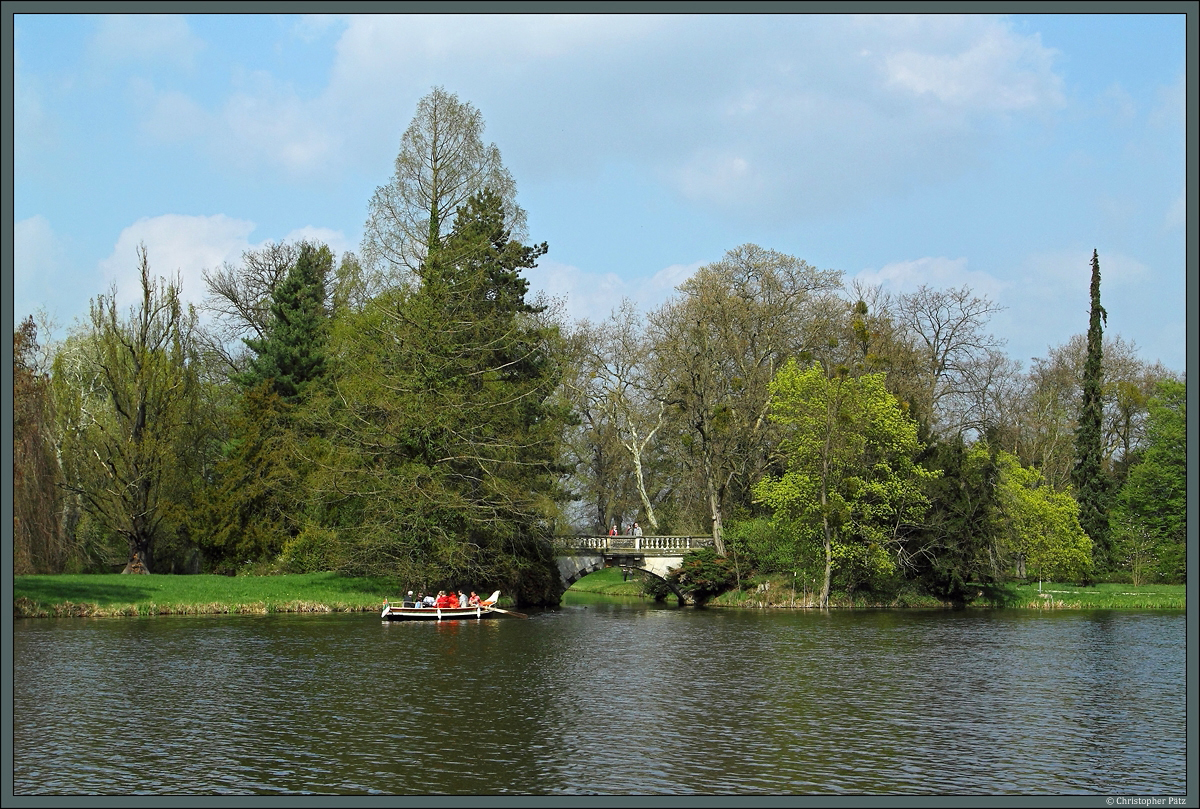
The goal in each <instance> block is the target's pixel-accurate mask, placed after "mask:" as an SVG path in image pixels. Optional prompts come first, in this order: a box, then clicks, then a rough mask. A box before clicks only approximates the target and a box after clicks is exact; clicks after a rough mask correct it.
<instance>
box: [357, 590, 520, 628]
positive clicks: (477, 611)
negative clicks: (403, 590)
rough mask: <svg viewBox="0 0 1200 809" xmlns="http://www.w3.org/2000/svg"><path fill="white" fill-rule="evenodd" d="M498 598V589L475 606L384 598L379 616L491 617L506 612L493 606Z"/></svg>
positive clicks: (417, 618)
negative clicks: (427, 604)
mask: <svg viewBox="0 0 1200 809" xmlns="http://www.w3.org/2000/svg"><path fill="white" fill-rule="evenodd" d="M499 600H500V591H499V590H497V591H496V592H494V593H492V594H491V595H490V596H488V597H487V598H485V599H484V600H483V601H480V602H479V605H478V606H475V607H418V606H415V605H413V604H411V603H405V602H403V601H401V602H400V603H399V604H393V603H392V602H390V601H388V600H387V599H384V601H383V612H382V613H381V614H380V616H379V617H381V618H384V619H386V620H388V621H460V620H466V619H471V620H478V619H480V618H491V617H493V616H495V615H499V614H501V613H504V612H506V610H502V609H500V608H499V607H497V606H495V604H496V602H497V601H499Z"/></svg>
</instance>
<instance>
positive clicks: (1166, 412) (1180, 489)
mask: <svg viewBox="0 0 1200 809" xmlns="http://www.w3.org/2000/svg"><path fill="white" fill-rule="evenodd" d="M1149 409H1150V418H1149V423H1148V424H1147V426H1146V433H1147V447H1146V450H1145V453H1144V455H1143V456H1142V460H1141V462H1140V463H1139V464H1137V465H1136V466H1134V467H1133V468H1132V469H1130V471H1129V476H1128V478H1127V479H1126V481H1125V485H1124V486H1123V487H1122V489H1121V492H1120V495H1119V497H1118V499H1117V508H1116V509H1115V515H1114V524H1115V537H1114V540H1115V543H1116V547H1117V549H1118V551H1119V554H1118V559H1119V561H1121V562H1122V563H1123V564H1124V565H1125V566H1126V567H1128V568H1129V569H1130V570H1131V571H1132V572H1133V573H1134V576H1135V583H1141V580H1145V579H1148V578H1151V577H1155V578H1161V579H1163V580H1165V581H1170V582H1180V583H1182V582H1184V581H1185V580H1186V574H1187V550H1186V549H1187V386H1186V383H1184V382H1180V381H1176V380H1164V381H1162V382H1160V383H1159V386H1158V390H1157V392H1156V395H1155V396H1154V398H1153V399H1151V400H1150V403H1149Z"/></svg>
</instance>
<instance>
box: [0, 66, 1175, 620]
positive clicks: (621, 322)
mask: <svg viewBox="0 0 1200 809" xmlns="http://www.w3.org/2000/svg"><path fill="white" fill-rule="evenodd" d="M483 127H484V125H483V120H482V116H481V115H480V113H479V111H478V110H476V109H475V108H474V107H473V106H472V105H470V104H468V103H464V102H461V101H460V100H459V99H458V98H457V97H456V96H454V95H453V94H450V93H447V92H445V91H444V90H442V89H440V88H435V89H434V90H433V91H432V92H431V93H430V94H429V95H428V96H426V97H425V98H424V99H422V100H421V102H420V103H419V105H418V108H417V113H416V116H415V117H414V119H413V121H412V123H411V124H410V126H409V128H408V129H407V130H406V131H405V133H404V135H403V138H402V140H401V146H400V152H399V154H398V156H397V158H396V161H395V173H394V174H393V176H392V177H391V178H390V180H389V181H388V182H387V183H385V184H384V185H383V186H381V187H380V188H379V189H378V190H377V191H376V193H375V194H374V196H373V197H372V199H371V201H370V204H369V217H368V220H367V222H366V227H365V229H364V231H365V232H364V238H363V244H362V252H361V258H360V257H359V256H357V255H355V254H354V253H349V252H347V253H345V254H343V255H342V256H340V257H338V256H335V255H334V254H333V252H332V251H331V250H330V249H329V247H328V246H326V245H323V244H317V243H312V242H303V241H302V242H296V243H285V244H268V245H267V246H265V247H263V248H260V249H255V250H250V251H247V252H246V253H245V254H244V255H243V256H242V260H241V261H240V262H239V263H236V264H226V265H224V266H222V267H220V268H211V269H210V270H208V271H206V272H205V274H204V279H205V282H206V286H207V296H206V298H205V300H204V301H203V303H202V304H201V305H200V306H199V307H192V306H187V305H185V304H184V303H183V302H182V301H181V299H180V295H179V286H180V285H179V282H178V279H177V278H176V279H170V278H164V277H159V276H157V275H156V274H155V273H154V271H153V270H152V268H151V257H150V256H149V254H148V253H147V251H146V249H145V248H144V247H142V248H141V249H140V250H139V253H138V255H137V256H136V260H137V262H138V268H139V289H138V292H139V296H138V300H137V302H136V303H135V304H134V305H132V306H131V307H129V308H128V309H127V310H126V311H121V310H120V309H119V308H118V306H117V303H116V301H117V290H116V289H115V288H112V289H110V290H108V291H107V292H105V293H101V294H99V295H97V296H96V297H95V298H94V299H93V301H92V305H91V308H90V312H89V317H88V319H87V320H86V321H85V322H83V323H80V324H77V326H76V327H75V328H74V329H73V330H72V331H71V333H70V334H69V335H68V336H67V337H66V338H65V339H63V340H61V341H59V342H57V343H54V344H52V345H42V344H40V343H39V342H38V330H37V326H36V325H35V322H34V320H33V318H28V319H26V320H25V321H24V322H23V323H22V324H21V326H20V328H18V330H17V331H16V333H15V335H14V361H15V362H14V503H15V508H14V525H15V534H14V536H15V542H14V567H15V570H16V572H17V573H18V574H21V573H32V572H60V571H110V570H116V569H125V570H130V571H134V570H151V571H154V572H177V573H184V572H221V573H230V574H233V573H238V572H272V571H275V572H309V571H314V570H330V569H333V570H341V571H344V572H347V573H351V574H370V575H387V576H394V577H397V578H401V579H403V580H404V581H406V582H409V583H410V584H411V585H412V586H413V587H414V588H415V587H421V588H424V589H426V590H429V589H437V587H438V586H439V585H450V584H453V583H457V582H463V581H469V582H471V583H472V586H477V587H484V588H491V587H496V588H502V589H504V590H505V591H506V592H510V593H513V594H515V595H516V596H517V598H518V600H519V601H520V602H522V603H546V602H553V601H555V600H557V597H558V592H557V586H558V584H557V574H556V571H555V568H554V564H553V555H552V551H551V548H550V543H549V542H548V539H549V537H551V536H552V535H554V534H563V533H604V532H605V531H606V528H607V527H608V526H610V525H612V524H614V523H616V524H617V525H618V526H620V527H622V528H623V527H625V526H626V525H628V524H630V523H632V522H633V521H635V520H636V521H639V522H640V523H641V524H642V525H643V526H645V527H646V529H647V533H659V534H667V533H689V534H696V533H702V534H711V535H712V536H713V538H714V540H715V543H714V544H715V549H714V563H717V564H720V565H725V566H726V567H727V568H728V569H730V570H732V571H734V573H733V575H734V576H735V577H740V575H741V571H742V570H746V571H751V570H753V571H757V572H759V573H772V572H775V573H790V574H791V575H793V576H804V577H805V578H806V580H809V581H812V582H813V583H814V587H815V588H819V589H820V592H821V600H822V602H823V603H828V600H829V594H830V592H831V591H832V590H840V591H842V592H854V591H859V592H862V591H871V592H875V593H880V594H883V593H888V592H895V591H897V590H899V589H903V588H919V589H922V590H924V591H927V592H930V593H934V594H936V595H938V596H939V597H942V598H946V599H948V600H952V601H956V602H966V601H969V600H970V599H971V598H972V597H974V595H975V594H977V593H979V592H981V588H986V587H989V586H992V585H996V584H1001V583H1003V582H1005V581H1008V580H1010V579H1013V578H1026V577H1040V578H1059V579H1074V580H1080V581H1090V580H1096V579H1098V578H1101V577H1111V576H1124V577H1129V578H1130V579H1132V580H1133V581H1134V582H1135V583H1140V582H1143V581H1151V580H1156V581H1173V582H1178V581H1182V580H1183V576H1184V562H1185V551H1184V543H1185V538H1184V526H1185V523H1186V517H1185V515H1186V510H1185V507H1184V490H1185V481H1186V464H1185V459H1184V438H1183V436H1184V422H1185V413H1184V401H1185V398H1186V397H1185V390H1184V380H1183V379H1182V377H1181V376H1179V375H1177V374H1175V373H1173V372H1171V371H1169V370H1168V369H1166V368H1164V367H1162V366H1161V365H1159V364H1150V363H1146V362H1144V361H1142V360H1141V359H1140V358H1139V357H1138V356H1137V350H1136V347H1135V346H1133V345H1132V344H1130V343H1126V342H1124V341H1123V340H1121V338H1120V337H1112V336H1104V335H1103V332H1102V328H1103V322H1104V319H1105V315H1104V313H1103V308H1102V307H1101V306H1100V303H1099V261H1098V256H1095V255H1094V256H1093V263H1092V290H1091V301H1092V314H1091V321H1090V323H1089V329H1088V332H1087V335H1086V336H1084V335H1080V336H1079V337H1078V338H1075V339H1072V340H1071V341H1069V342H1068V343H1067V344H1065V345H1062V346H1058V347H1056V348H1053V349H1051V350H1050V351H1049V352H1048V354H1047V356H1046V357H1045V358H1040V359H1037V360H1034V362H1033V363H1032V366H1031V367H1030V369H1029V370H1028V371H1023V370H1022V369H1021V368H1020V366H1019V365H1018V364H1017V363H1016V362H1014V361H1013V360H1011V359H1009V358H1008V357H1007V356H1006V355H1005V354H1004V352H1003V341H1002V340H1000V339H998V338H996V337H995V336H994V335H992V334H991V333H989V331H988V325H989V321H990V318H991V316H992V315H994V314H995V313H996V312H997V311H999V308H998V307H997V306H996V305H995V303H993V302H992V301H990V300H988V299H987V298H986V297H984V296H979V295H976V294H975V293H974V292H973V291H972V290H970V289H969V288H967V287H962V288H958V289H935V288H931V287H925V286H923V287H920V288H919V289H918V290H916V291H914V292H911V293H905V294H898V295H893V294H889V293H887V292H885V291H883V290H882V289H880V288H877V287H868V286H863V285H861V284H854V283H851V284H847V283H846V281H845V279H844V278H843V276H842V273H841V272H839V271H833V270H822V269H818V268H815V267H812V266H810V265H809V264H808V263H807V262H805V261H803V260H801V259H798V258H795V257H792V256H788V255H784V254H782V253H778V252H776V251H773V250H769V249H765V248H763V247H759V246H757V245H752V244H746V245H741V246H738V247H735V248H733V249H731V250H729V251H728V252H727V253H726V254H725V255H724V256H723V257H722V258H721V259H720V260H718V261H715V262H713V263H711V264H708V265H706V266H704V267H701V268H700V269H699V270H697V272H696V273H695V274H694V275H693V276H692V277H691V278H689V279H688V280H687V281H685V282H684V283H683V284H682V285H681V286H680V287H679V288H678V289H677V290H676V293H675V294H674V296H672V297H671V298H670V299H669V300H668V301H667V302H666V303H664V304H663V305H661V306H660V307H658V308H656V309H654V310H652V311H649V312H645V313H642V312H639V311H638V309H637V307H636V305H635V303H634V302H632V301H626V302H624V303H623V305H622V306H621V307H620V308H619V309H617V310H615V311H614V312H613V313H612V315H611V316H610V317H609V318H608V319H606V320H602V321H599V322H590V321H583V322H574V323H571V322H567V320H566V319H565V318H564V317H563V316H562V315H561V313H560V311H559V309H558V308H556V306H555V305H554V302H553V301H549V300H546V299H544V298H541V297H537V296H533V295H531V293H530V290H529V284H528V281H527V280H526V279H525V277H524V275H523V273H524V272H525V271H527V270H529V269H531V268H532V267H534V266H536V262H537V260H538V259H539V258H540V257H541V256H542V255H544V254H545V253H546V252H547V250H548V249H549V248H548V245H547V244H545V243H544V242H543V243H540V244H538V243H527V242H528V234H527V233H526V219H525V214H524V212H523V211H522V210H521V209H520V207H519V206H518V205H517V204H516V187H515V182H514V181H513V179H512V177H511V175H510V174H509V172H508V171H507V170H506V169H505V168H504V166H503V164H502V162H501V159H500V154H499V150H498V149H497V148H496V147H495V145H494V144H490V145H485V144H484V141H483V138H482V132H483Z"/></svg>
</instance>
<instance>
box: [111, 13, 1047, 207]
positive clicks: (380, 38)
mask: <svg viewBox="0 0 1200 809" xmlns="http://www.w3.org/2000/svg"><path fill="white" fill-rule="evenodd" d="M172 19H174V18H163V20H164V22H162V23H160V24H165V23H166V22H170V21H171V20H172ZM335 22H336V23H337V24H338V25H342V26H343V28H342V30H341V32H340V35H339V36H338V39H337V43H336V45H335V46H334V47H335V57H334V61H333V64H332V67H331V68H330V75H329V81H328V84H327V85H326V86H325V88H324V89H323V90H321V91H320V92H318V93H316V94H315V95H305V96H302V95H300V94H298V93H297V92H296V91H295V89H294V88H293V87H291V86H290V85H288V84H286V83H284V82H282V81H280V80H279V79H278V78H276V77H275V76H273V75H270V74H268V73H265V72H253V73H246V74H242V75H239V76H236V77H235V86H234V88H233V90H232V92H231V93H230V95H229V96H228V97H227V98H226V99H225V100H224V101H223V102H219V103H218V104H216V105H211V106H209V107H208V111H207V112H205V110H204V109H201V108H200V107H199V105H197V104H196V103H195V102H194V101H191V100H189V99H188V98H187V97H184V96H181V95H178V94H174V93H164V94H162V95H161V96H160V97H158V98H157V99H156V100H155V101H154V102H153V103H152V104H148V105H147V123H146V128H147V131H150V132H152V133H154V134H156V135H158V136H159V137H165V138H178V137H182V136H184V135H185V134H187V133H200V137H201V138H202V140H203V141H204V143H205V144H206V148H207V149H208V150H209V151H210V153H211V154H212V155H213V157H214V160H215V161H216V162H217V163H218V164H220V165H222V166H228V167H232V168H234V169H235V170H237V171H246V170H256V171H261V170H263V168H264V167H266V168H268V169H271V170H274V171H278V172H281V173H283V174H285V175H288V176H292V177H300V176H303V177H326V178H327V177H336V176H344V175H345V172H346V171H347V170H356V169H357V170H370V171H372V172H375V171H381V172H384V176H386V172H387V171H388V170H389V168H390V163H391V159H392V157H393V156H394V153H395V149H396V144H397V142H398V141H399V136H400V133H401V132H402V131H403V129H404V127H405V126H406V125H407V122H408V120H409V119H410V117H411V115H412V112H413V110H414V108H415V104H416V102H417V100H418V99H419V98H420V97H421V96H422V95H424V94H425V93H427V92H428V91H429V88H430V87H431V86H432V85H434V84H439V85H443V86H445V87H446V89H447V90H449V91H451V92H455V93H458V94H459V96H460V98H462V99H463V100H464V101H469V102H471V103H473V104H475V105H476V106H477V107H478V108H479V109H480V110H481V111H482V112H483V114H484V117H485V120H486V121H487V122H488V125H489V126H488V131H487V132H486V133H485V137H486V138H488V139H495V140H497V142H498V145H499V146H500V148H501V150H502V152H503V153H504V154H505V157H506V162H508V163H509V164H510V167H511V166H513V165H514V164H517V165H519V166H520V168H521V172H522V173H521V176H522V177H534V178H552V177H553V178H556V179H562V178H564V177H570V176H572V175H574V176H578V175H579V174H580V173H585V174H586V173H592V172H599V171H602V170H603V167H604V166H605V165H611V164H612V161H613V160H614V158H615V159H616V160H617V161H618V162H620V163H622V164H624V165H629V166H631V167H633V169H634V170H635V171H638V172H641V173H644V174H646V175H647V176H651V177H654V178H655V179H656V180H657V181H659V182H660V183H666V184H667V185H668V186H669V187H671V188H673V189H674V190H675V191H676V192H677V193H679V194H681V195H682V196H684V197H685V198H687V199H689V200H692V201H694V202H697V203H699V204H700V205H702V206H704V207H708V208H712V209H716V210H717V211H719V212H720V213H721V215H723V216H727V217H734V218H737V219H744V220H748V221H762V220H771V221H773V222H775V223H779V222H786V221H788V220H794V219H795V218H796V217H797V216H804V215H822V214H826V213H830V212H833V211H836V210H837V209H839V208H845V207H846V206H849V205H853V204H855V203H856V202H858V201H861V200H863V199H864V198H868V197H872V196H878V195H879V194H881V193H882V194H885V195H886V194H889V193H895V192H897V191H902V190H905V189H907V188H911V187H912V186H914V185H923V184H928V183H930V182H939V181H940V180H941V179H943V178H945V177H953V176H956V175H958V174H959V173H961V171H963V170H965V169H966V168H967V167H970V166H973V165H975V164H976V163H977V162H978V161H979V160H982V159H986V157H984V155H986V152H985V151H983V146H984V145H985V143H986V134H985V132H986V129H987V127H986V126H982V125H980V124H981V116H983V117H986V116H994V115H996V114H999V113H1004V114H1009V113H1013V112H1022V111H1029V110H1032V109H1040V108H1044V107H1046V106H1054V105H1056V104H1058V103H1061V80H1060V79H1059V77H1058V76H1057V75H1056V74H1055V73H1054V71H1053V59H1054V52H1053V51H1052V50H1050V49H1047V48H1045V47H1043V46H1042V45H1041V42H1040V39H1039V38H1038V37H1037V36H1036V35H1034V36H1024V35H1021V34H1019V33H1017V32H1015V31H1013V29H1012V27H1011V26H1010V25H1009V24H1008V23H1007V22H1006V21H1004V20H1003V19H1000V18H995V17H983V16H974V15H968V16H964V17H949V16H945V15H928V16H918V17H900V18H896V17H882V16H872V17H864V18H849V17H843V16H833V17H812V16H808V15H699V16H696V15H636V14H635V15H622V14H600V15H575V14H567V15H364V16H351V17H345V18H337V19H336V20H334V19H326V18H313V19H309V18H303V19H301V20H300V21H298V22H297V23H296V25H295V26H294V28H293V34H294V35H296V36H310V35H311V36H314V37H315V36H317V35H319V34H320V33H322V32H324V31H326V30H328V29H330V28H332V27H334V24H335ZM172 24H173V25H176V26H178V25H179V23H177V22H176V23H172ZM114 25H115V24H114ZM120 26H125V27H126V28H127V27H128V26H129V23H120ZM121 30H124V29H121ZM183 34H184V32H183V31H182V30H178V31H176V32H175V34H174V35H175V36H176V37H181V36H183ZM108 38H109V39H115V38H116V32H109V33H108ZM184 50H185V51H186V48H185V49H184ZM863 54H866V55H865V56H864V55H863ZM897 91H898V92H897ZM384 176H381V177H380V180H381V181H382V179H383V178H384Z"/></svg>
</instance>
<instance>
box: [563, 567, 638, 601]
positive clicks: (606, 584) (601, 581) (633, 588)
mask: <svg viewBox="0 0 1200 809" xmlns="http://www.w3.org/2000/svg"><path fill="white" fill-rule="evenodd" d="M642 576H643V574H641V573H634V574H631V575H630V576H629V577H628V579H625V578H624V576H623V575H622V573H621V569H620V568H617V567H609V568H605V569H604V570H597V571H596V572H595V573H591V574H589V575H587V576H584V577H583V578H582V579H580V580H579V581H577V582H575V583H574V584H572V585H571V592H573V593H590V594H592V595H602V596H625V597H629V596H640V595H641V594H642Z"/></svg>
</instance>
